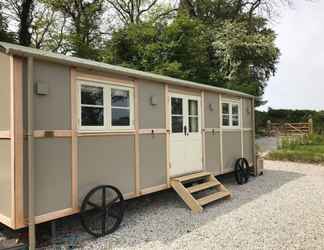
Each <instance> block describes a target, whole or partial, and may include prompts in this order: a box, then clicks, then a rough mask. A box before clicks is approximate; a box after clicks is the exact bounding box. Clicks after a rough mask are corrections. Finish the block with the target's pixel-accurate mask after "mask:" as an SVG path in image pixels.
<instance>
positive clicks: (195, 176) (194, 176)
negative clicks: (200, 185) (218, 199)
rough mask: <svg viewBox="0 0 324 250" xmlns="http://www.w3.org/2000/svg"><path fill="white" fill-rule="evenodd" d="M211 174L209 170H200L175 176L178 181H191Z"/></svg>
mask: <svg viewBox="0 0 324 250" xmlns="http://www.w3.org/2000/svg"><path fill="white" fill-rule="evenodd" d="M209 175H210V173H209V172H199V173H195V174H190V175H185V176H180V177H176V178H174V180H177V181H180V182H185V181H190V180H194V179H198V178H202V177H206V176H209Z"/></svg>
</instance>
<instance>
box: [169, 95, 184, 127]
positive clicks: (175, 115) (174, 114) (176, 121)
mask: <svg viewBox="0 0 324 250" xmlns="http://www.w3.org/2000/svg"><path fill="white" fill-rule="evenodd" d="M182 106H183V103H182V98H177V97H171V127H172V133H182V132H183V107H182Z"/></svg>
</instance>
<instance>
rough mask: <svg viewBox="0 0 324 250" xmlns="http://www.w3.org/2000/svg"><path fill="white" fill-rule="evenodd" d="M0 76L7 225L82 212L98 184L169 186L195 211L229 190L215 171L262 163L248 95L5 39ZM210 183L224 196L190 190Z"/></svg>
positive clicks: (0, 158) (134, 192) (139, 188)
mask: <svg viewBox="0 0 324 250" xmlns="http://www.w3.org/2000/svg"><path fill="white" fill-rule="evenodd" d="M0 76H1V78H0V173H1V174H0V197H1V202H0V222H1V223H3V224H5V225H7V226H9V227H10V228H13V229H19V228H23V227H26V226H27V225H28V223H27V222H28V218H29V220H30V219H31V217H30V216H34V217H33V218H32V219H34V221H35V223H42V222H46V221H51V220H54V219H57V218H61V217H64V216H68V215H71V214H75V213H78V212H80V206H81V204H82V201H83V200H84V198H85V196H86V195H87V194H88V193H89V191H90V190H91V189H93V188H95V187H97V186H99V185H112V186H114V187H116V188H117V189H118V190H120V192H121V193H122V196H123V197H124V198H125V199H130V198H134V197H139V196H142V195H145V194H149V193H153V192H157V191H160V190H164V189H168V188H170V187H173V188H174V189H175V190H176V191H177V192H178V193H179V195H180V196H181V197H182V198H183V199H184V201H185V202H186V204H188V206H190V208H191V209H192V210H193V211H194V212H198V211H201V209H202V205H204V204H206V203H208V202H210V201H212V200H215V199H216V198H222V197H226V196H229V192H228V191H227V190H226V188H225V187H224V186H223V185H221V184H220V183H219V182H218V181H217V179H216V178H215V177H214V176H217V175H221V174H225V173H229V172H233V170H234V164H235V162H236V160H237V159H239V158H242V157H243V158H246V159H247V160H248V162H249V165H254V164H255V163H256V157H255V155H256V153H255V147H254V144H255V143H254V131H255V129H254V97H253V96H251V95H248V94H245V93H241V92H237V91H232V90H227V89H222V88H218V87H213V86H209V85H204V84H198V83H194V82H190V81H184V80H179V79H175V78H171V77H166V76H161V75H157V74H152V73H147V72H142V71H137V70H133V69H127V68H124V67H119V66H113V65H108V64H104V63H98V62H94V61H90V60H85V59H79V58H74V57H70V56H65V55H60V54H55V53H51V52H45V51H41V50H36V49H32V48H26V47H22V46H18V45H13V44H8V43H1V42H0ZM206 176H207V177H208V181H207V182H208V183H209V184H206V183H205V184H201V183H200V184H197V185H193V186H190V187H187V186H185V185H182V182H186V181H188V180H190V179H195V178H196V179H198V178H201V177H206ZM211 181H214V184H211V183H210V182H211ZM212 186H217V187H218V188H219V189H218V191H219V192H220V193H221V194H222V195H218V196H215V195H214V196H211V195H208V196H207V198H206V197H203V198H200V200H198V199H193V198H192V197H193V196H191V193H194V192H197V191H200V190H202V189H204V188H208V187H212ZM94 206H95V205H94ZM28 213H29V215H28Z"/></svg>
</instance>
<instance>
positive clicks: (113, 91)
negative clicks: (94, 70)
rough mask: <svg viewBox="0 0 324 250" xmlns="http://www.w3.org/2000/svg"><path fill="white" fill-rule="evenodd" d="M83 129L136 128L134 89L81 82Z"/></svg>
mask: <svg viewBox="0 0 324 250" xmlns="http://www.w3.org/2000/svg"><path fill="white" fill-rule="evenodd" d="M79 86H80V87H79V88H80V122H79V128H80V129H81V130H86V131H87V130H91V131H94V130H99V131H103V130H114V129H118V130H122V129H132V128H134V122H133V106H134V105H133V89H132V88H129V87H119V86H113V85H104V84H96V83H92V82H90V83H89V82H80V84H79Z"/></svg>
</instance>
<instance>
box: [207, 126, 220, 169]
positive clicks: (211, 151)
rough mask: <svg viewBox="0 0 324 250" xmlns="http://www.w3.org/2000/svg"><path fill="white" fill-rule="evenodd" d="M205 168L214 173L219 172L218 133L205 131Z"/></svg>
mask: <svg viewBox="0 0 324 250" xmlns="http://www.w3.org/2000/svg"><path fill="white" fill-rule="evenodd" d="M205 138H206V140H205V142H206V147H205V149H206V168H207V171H209V172H212V173H213V174H214V175H218V174H221V157H220V142H219V140H220V133H219V132H215V133H214V134H213V133H211V132H208V133H206V137H205Z"/></svg>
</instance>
